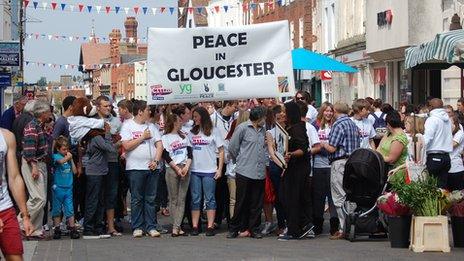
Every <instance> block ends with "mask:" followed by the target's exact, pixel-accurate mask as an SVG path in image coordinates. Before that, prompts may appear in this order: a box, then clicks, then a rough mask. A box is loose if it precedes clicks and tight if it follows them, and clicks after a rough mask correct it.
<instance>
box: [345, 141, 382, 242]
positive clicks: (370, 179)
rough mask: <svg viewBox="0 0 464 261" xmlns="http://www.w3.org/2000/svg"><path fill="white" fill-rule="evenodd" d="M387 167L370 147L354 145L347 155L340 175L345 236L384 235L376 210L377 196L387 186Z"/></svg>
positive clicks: (379, 214) (379, 213)
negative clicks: (344, 215) (354, 147)
mask: <svg viewBox="0 0 464 261" xmlns="http://www.w3.org/2000/svg"><path fill="white" fill-rule="evenodd" d="M386 176H387V175H386V170H385V162H384V160H383V157H382V155H380V153H378V152H377V151H374V150H370V149H357V150H355V151H354V152H353V153H352V154H351V156H350V157H349V158H348V160H347V162H346V165H345V172H344V177H343V189H344V190H345V192H346V201H345V204H344V205H343V206H342V209H343V211H344V212H345V214H346V222H345V238H346V239H348V240H350V241H351V242H353V241H354V240H355V238H356V236H369V238H379V237H380V238H385V237H386V236H387V234H386V233H385V231H386V230H387V229H386V228H387V226H386V224H385V221H384V218H383V214H382V213H381V212H380V211H379V210H378V208H377V205H376V202H377V198H378V197H379V196H380V195H382V194H383V192H384V191H385V188H386V180H387V179H386Z"/></svg>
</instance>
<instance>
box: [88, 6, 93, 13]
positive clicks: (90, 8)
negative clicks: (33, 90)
mask: <svg viewBox="0 0 464 261" xmlns="http://www.w3.org/2000/svg"><path fill="white" fill-rule="evenodd" d="M87 10H89V13H90V12H92V6H91V5H88V6H87Z"/></svg>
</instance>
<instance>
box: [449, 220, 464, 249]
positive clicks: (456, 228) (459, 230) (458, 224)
mask: <svg viewBox="0 0 464 261" xmlns="http://www.w3.org/2000/svg"><path fill="white" fill-rule="evenodd" d="M451 228H452V230H453V242H454V247H464V217H451Z"/></svg>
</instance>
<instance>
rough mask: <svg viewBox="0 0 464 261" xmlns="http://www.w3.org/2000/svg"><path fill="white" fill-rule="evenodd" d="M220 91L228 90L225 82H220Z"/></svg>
mask: <svg viewBox="0 0 464 261" xmlns="http://www.w3.org/2000/svg"><path fill="white" fill-rule="evenodd" d="M218 91H219V92H225V91H226V86H225V84H223V83H220V84H218Z"/></svg>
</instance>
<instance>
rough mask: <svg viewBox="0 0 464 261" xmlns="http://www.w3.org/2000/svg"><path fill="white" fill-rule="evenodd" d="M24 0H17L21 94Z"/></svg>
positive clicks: (22, 87)
mask: <svg viewBox="0 0 464 261" xmlns="http://www.w3.org/2000/svg"><path fill="white" fill-rule="evenodd" d="M24 17H25V10H24V0H20V1H19V77H20V78H21V81H22V85H21V94H24V20H25V19H24Z"/></svg>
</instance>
